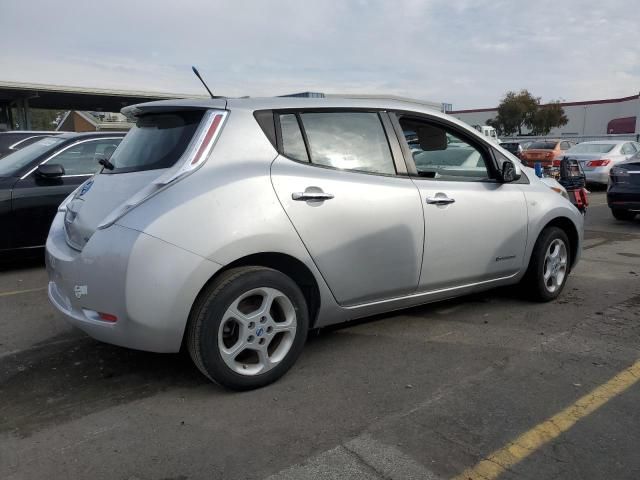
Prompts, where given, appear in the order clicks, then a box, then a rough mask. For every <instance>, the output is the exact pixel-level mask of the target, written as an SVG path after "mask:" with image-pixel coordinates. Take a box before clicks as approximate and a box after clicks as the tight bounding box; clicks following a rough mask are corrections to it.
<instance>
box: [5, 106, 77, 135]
mask: <svg viewBox="0 0 640 480" xmlns="http://www.w3.org/2000/svg"><path fill="white" fill-rule="evenodd" d="M30 112H31V130H55V129H56V126H57V123H56V120H57V119H58V118H59V117H60V116H61V115H62V114H63V113H64V112H61V111H59V110H47V109H43V108H32V109H30ZM13 118H14V125H13V127H14V128H17V129H19V130H25V129H26V128H27V127H26V125H20V123H19V121H18V120H17V119H18V115H17V111H16V110H15V109H14V111H13Z"/></svg>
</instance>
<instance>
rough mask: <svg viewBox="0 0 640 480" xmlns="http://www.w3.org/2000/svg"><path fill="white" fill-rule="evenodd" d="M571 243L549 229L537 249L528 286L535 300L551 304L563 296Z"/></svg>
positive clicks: (545, 231) (556, 231) (537, 244)
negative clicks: (550, 302) (551, 301)
mask: <svg viewBox="0 0 640 480" xmlns="http://www.w3.org/2000/svg"><path fill="white" fill-rule="evenodd" d="M569 245H570V244H569V239H568V237H567V234H566V233H565V232H564V230H562V229H560V228H558V227H547V228H545V229H544V230H543V231H542V233H541V234H540V236H539V237H538V240H537V241H536V243H535V246H534V247H533V252H532V253H531V260H530V261H529V269H528V270H527V274H526V276H525V279H524V286H525V288H526V289H527V292H528V293H529V294H530V296H531V297H533V299H535V300H538V301H541V302H548V301H550V300H553V299H555V298H557V297H558V295H560V292H561V291H562V289H563V288H564V285H565V283H566V282H567V277H568V276H569V268H570V265H571V263H570V262H571V251H570V248H569Z"/></svg>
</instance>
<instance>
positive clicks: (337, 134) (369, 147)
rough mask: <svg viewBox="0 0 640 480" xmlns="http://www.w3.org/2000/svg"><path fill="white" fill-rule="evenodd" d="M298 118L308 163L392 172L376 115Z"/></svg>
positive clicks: (302, 115) (303, 116)
mask: <svg viewBox="0 0 640 480" xmlns="http://www.w3.org/2000/svg"><path fill="white" fill-rule="evenodd" d="M300 118H301V120H302V125H303V128H304V131H305V133H306V136H307V141H308V142H309V152H310V154H311V162H312V163H314V164H316V165H324V166H327V167H332V168H338V169H344V170H356V171H361V172H370V173H381V174H389V175H391V174H395V173H396V170H395V167H394V165H393V158H392V157H391V150H390V149H389V142H388V141H387V137H386V135H385V133H384V129H383V127H382V122H381V121H380V117H379V116H378V114H377V113H374V112H326V113H325V112H323V113H301V114H300Z"/></svg>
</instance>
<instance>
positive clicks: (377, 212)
mask: <svg viewBox="0 0 640 480" xmlns="http://www.w3.org/2000/svg"><path fill="white" fill-rule="evenodd" d="M123 112H124V113H125V114H127V115H128V116H129V117H134V118H135V119H136V121H137V123H136V126H135V127H134V128H133V129H132V130H131V131H130V132H129V133H128V134H127V135H126V137H125V138H124V140H123V141H122V143H120V145H119V146H118V148H117V150H116V151H115V153H114V154H113V155H112V157H111V158H110V160H109V161H107V162H103V164H104V168H103V169H102V170H101V171H100V172H99V173H97V174H96V175H95V176H93V177H92V178H91V179H90V180H88V181H87V182H85V183H84V184H82V185H81V186H80V187H79V188H78V189H77V190H76V191H75V192H74V193H73V194H71V195H70V196H69V197H68V198H67V199H66V200H65V201H64V203H63V204H62V205H61V206H60V208H59V212H58V214H57V216H56V218H55V221H54V222H53V225H52V227H51V231H50V233H49V238H48V241H47V268H48V271H49V277H50V282H49V298H50V299H51V302H52V303H53V304H54V305H55V306H56V307H57V308H58V309H59V310H60V311H61V312H63V313H64V314H65V315H66V317H67V318H68V319H69V321H70V322H71V323H73V324H74V325H76V326H78V327H79V328H81V329H82V330H84V331H85V332H86V333H88V334H89V335H90V336H92V337H94V338H96V339H98V340H101V341H104V342H108V343H113V344H116V345H121V346H124V347H130V348H135V349H140V350H148V351H153V352H176V351H178V350H180V348H181V346H182V345H184V346H185V347H186V348H187V349H188V350H189V352H190V354H191V357H192V358H193V361H194V362H195V364H196V365H197V366H198V368H199V369H200V370H201V371H202V373H203V374H204V375H206V376H207V377H209V378H210V379H211V380H214V381H215V382H218V383H220V384H222V385H224V386H227V387H230V388H233V389H251V388H256V387H260V386H263V385H266V384H268V383H270V382H273V381H274V380H276V379H277V378H279V377H280V376H282V375H283V374H284V373H285V372H286V371H287V370H288V369H289V368H290V367H291V366H292V365H293V363H294V362H295V361H296V359H297V357H298V356H299V355H300V352H301V350H302V348H303V345H304V343H305V339H306V336H307V332H308V331H309V329H310V328H318V327H324V326H327V325H331V324H336V323H340V322H346V321H348V320H352V319H355V318H360V317H366V316H369V315H373V314H378V313H382V312H388V311H391V310H397V309H401V308H405V307H410V306H413V305H417V304H422V303H427V302H433V301H437V300H441V299H444V298H450V297H455V296H459V295H464V294H468V293H471V292H478V291H481V290H485V289H489V288H493V287H497V286H500V285H508V284H515V283H522V284H523V287H524V289H525V290H526V292H528V293H529V294H530V295H531V296H532V297H533V298H535V299H538V300H542V301H549V300H553V299H554V298H556V297H557V296H558V295H559V294H560V292H561V291H562V288H563V287H564V285H565V282H566V281H567V276H568V275H569V272H570V271H571V269H572V268H573V267H574V266H575V264H576V262H577V261H578V258H579V256H580V250H581V244H582V236H583V219H582V215H581V214H580V213H579V212H578V210H576V208H575V207H574V206H573V205H572V204H571V203H570V202H569V200H567V199H566V198H565V197H564V196H563V195H562V194H561V193H563V192H562V190H561V189H558V188H556V189H555V190H557V191H554V189H552V188H550V187H549V186H548V185H547V184H545V183H543V182H542V181H540V180H539V179H538V178H537V177H536V176H535V175H534V174H533V170H531V169H528V168H524V167H523V166H522V165H521V164H520V162H519V161H518V160H517V159H516V158H515V157H514V156H512V155H511V154H510V153H509V152H507V151H506V150H504V149H502V148H501V147H500V146H499V145H497V144H494V143H492V142H489V141H488V140H487V139H486V138H485V137H483V136H481V135H479V134H478V133H477V132H476V131H475V130H473V129H472V128H470V127H468V126H467V125H465V124H464V123H462V122H459V121H457V120H456V119H454V118H452V117H450V116H448V115H445V114H441V113H439V112H436V111H434V110H430V109H428V108H424V107H423V106H421V105H417V104H411V103H407V102H395V101H390V100H389V101H388V100H350V99H302V98H270V99H212V100H197V101H196V100H180V101H161V102H152V103H146V104H141V105H136V106H133V107H127V108H125V109H124V110H123Z"/></svg>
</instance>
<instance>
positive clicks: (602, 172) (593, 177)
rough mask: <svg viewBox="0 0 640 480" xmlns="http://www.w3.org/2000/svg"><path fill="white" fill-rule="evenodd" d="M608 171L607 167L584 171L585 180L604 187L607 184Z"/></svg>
mask: <svg viewBox="0 0 640 480" xmlns="http://www.w3.org/2000/svg"><path fill="white" fill-rule="evenodd" d="M609 170H610V169H609V168H608V167H596V168H594V169H593V170H585V171H584V176H585V180H586V181H587V182H588V183H599V184H601V185H606V184H607V183H609Z"/></svg>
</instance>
